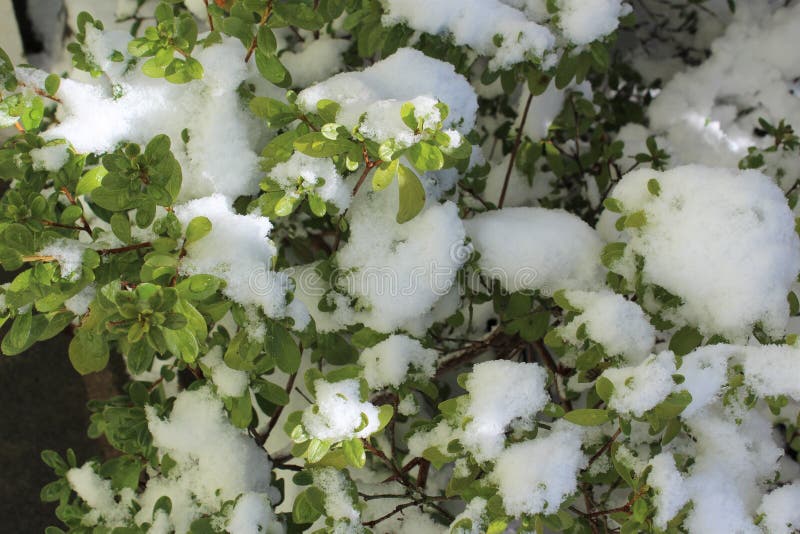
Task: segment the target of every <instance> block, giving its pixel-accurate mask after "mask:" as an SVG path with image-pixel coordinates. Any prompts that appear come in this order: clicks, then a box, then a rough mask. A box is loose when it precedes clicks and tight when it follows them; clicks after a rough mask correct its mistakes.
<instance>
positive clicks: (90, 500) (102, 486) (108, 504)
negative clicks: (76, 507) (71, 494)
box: [66, 462, 128, 526]
mask: <svg viewBox="0 0 800 534" xmlns="http://www.w3.org/2000/svg"><path fill="white" fill-rule="evenodd" d="M66 477H67V481H68V482H69V485H70V487H71V488H72V489H73V490H74V491H75V493H77V494H78V496H79V497H80V498H81V499H83V501H84V502H85V503H86V504H87V505H89V507H90V508H92V509H93V512H92V513H93V515H94V517H95V518H96V519H102V520H103V521H104V523H105V524H106V525H108V526H123V525H124V524H125V518H126V517H127V515H128V514H127V511H126V510H125V505H124V504H123V503H117V501H116V500H115V499H114V491H113V490H112V489H111V482H109V481H108V480H104V479H102V478H100V476H99V475H98V474H97V473H95V471H94V464H93V463H91V462H87V463H85V464H83V466H82V467H73V468H72V469H70V470H69V471H67V474H66Z"/></svg>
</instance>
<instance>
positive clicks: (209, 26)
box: [203, 0, 214, 32]
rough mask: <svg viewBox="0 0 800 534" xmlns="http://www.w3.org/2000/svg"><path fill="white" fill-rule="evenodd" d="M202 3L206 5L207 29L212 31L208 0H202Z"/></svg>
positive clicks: (212, 22)
mask: <svg viewBox="0 0 800 534" xmlns="http://www.w3.org/2000/svg"><path fill="white" fill-rule="evenodd" d="M203 3H204V4H205V5H206V16H207V17H208V29H209V30H211V31H212V32H213V31H214V21H213V20H211V13H210V12H209V11H208V0H203Z"/></svg>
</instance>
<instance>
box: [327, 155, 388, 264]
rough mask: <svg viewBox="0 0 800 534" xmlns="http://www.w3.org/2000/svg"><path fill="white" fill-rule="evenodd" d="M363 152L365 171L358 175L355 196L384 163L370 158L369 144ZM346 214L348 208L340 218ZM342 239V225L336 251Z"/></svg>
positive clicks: (338, 234) (337, 236) (354, 190)
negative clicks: (372, 171) (370, 175)
mask: <svg viewBox="0 0 800 534" xmlns="http://www.w3.org/2000/svg"><path fill="white" fill-rule="evenodd" d="M361 153H362V154H363V156H364V172H362V173H361V176H359V177H358V182H356V186H355V187H354V188H353V194H352V196H353V197H355V196H356V194H357V193H358V190H359V189H361V186H362V185H363V184H364V181H365V180H366V179H367V175H369V173H370V171H371V170H372V169H374V168H375V167H377V166H378V165H380V164H381V163H383V161H382V160H380V159H378V160H375V161H372V160H371V159H369V154H367V146H366V145H364V146H363V147H361ZM345 215H347V210H344V211H343V212H342V215H341V217H340V219H341V218H343V217H344V216H345ZM341 240H342V230H341V227H340V228H339V231H338V232H336V241H335V242H334V243H333V251H334V252H336V251H337V250H339V243H340V242H341Z"/></svg>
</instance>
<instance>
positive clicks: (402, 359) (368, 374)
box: [358, 335, 437, 390]
mask: <svg viewBox="0 0 800 534" xmlns="http://www.w3.org/2000/svg"><path fill="white" fill-rule="evenodd" d="M436 357H437V353H436V351H434V350H431V349H426V348H424V347H423V346H422V344H421V343H420V342H419V341H417V340H416V339H413V338H410V337H408V336H402V335H393V336H389V337H388V338H386V339H385V340H383V341H381V342H380V343H378V344H377V345H374V346H372V347H369V348H366V349H364V351H363V352H362V353H361V355H360V356H359V358H358V361H359V363H360V364H361V365H362V366H363V367H364V378H365V379H366V381H367V383H368V384H369V387H370V389H373V390H377V389H381V388H384V387H387V386H394V387H398V386H400V384H402V383H403V382H405V381H406V380H407V378H408V377H409V376H410V377H421V378H432V377H433V374H434V372H435V371H436V368H435V365H436Z"/></svg>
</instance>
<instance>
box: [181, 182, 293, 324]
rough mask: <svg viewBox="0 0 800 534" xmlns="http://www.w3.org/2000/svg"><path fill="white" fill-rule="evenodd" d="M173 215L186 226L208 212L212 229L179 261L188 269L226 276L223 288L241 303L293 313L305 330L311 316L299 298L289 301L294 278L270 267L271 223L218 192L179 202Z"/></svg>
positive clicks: (187, 271) (274, 313)
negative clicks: (243, 211)
mask: <svg viewBox="0 0 800 534" xmlns="http://www.w3.org/2000/svg"><path fill="white" fill-rule="evenodd" d="M175 215H177V217H178V219H179V220H180V221H181V224H183V225H184V227H186V226H187V225H188V224H189V222H190V221H191V220H192V219H194V218H195V217H207V218H208V219H209V220H210V221H211V232H209V233H208V235H206V236H205V237H203V238H202V239H200V240H198V241H195V242H193V243H189V244H188V245H187V246H186V256H185V257H184V258H183V260H182V261H181V265H180V272H181V274H184V275H187V276H189V275H194V274H211V275H214V276H217V277H219V278H221V279H223V280H225V282H226V286H225V288H224V289H223V293H224V294H225V295H226V296H227V297H229V298H230V299H231V300H233V301H235V302H238V303H240V304H243V305H250V306H258V307H260V308H261V309H263V310H264V313H265V314H266V315H267V316H269V317H275V318H281V317H286V316H289V317H292V318H293V319H294V321H295V328H297V329H298V330H302V329H303V328H305V325H306V324H308V320H309V316H308V312H307V311H306V310H305V307H304V306H303V305H302V304H300V303H299V301H292V302H290V303H288V304H287V302H286V300H287V299H286V293H287V292H288V291H290V290H291V289H292V282H291V280H290V278H289V276H288V275H287V274H286V273H282V272H275V271H273V270H271V265H272V259H273V257H274V256H275V254H276V249H275V246H274V245H273V244H272V243H271V242H270V241H269V240H268V239H267V235H268V234H269V232H270V230H271V229H272V224H271V223H270V221H269V219H267V218H266V217H260V216H258V215H255V214H249V215H239V214H237V213H235V212H234V211H233V209H232V208H231V204H230V201H229V200H228V199H227V198H226V197H224V196H222V195H220V194H214V195H211V196H209V197H205V198H201V199H197V200H193V201H191V202H188V203H186V204H181V205H179V206H176V208H175Z"/></svg>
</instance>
